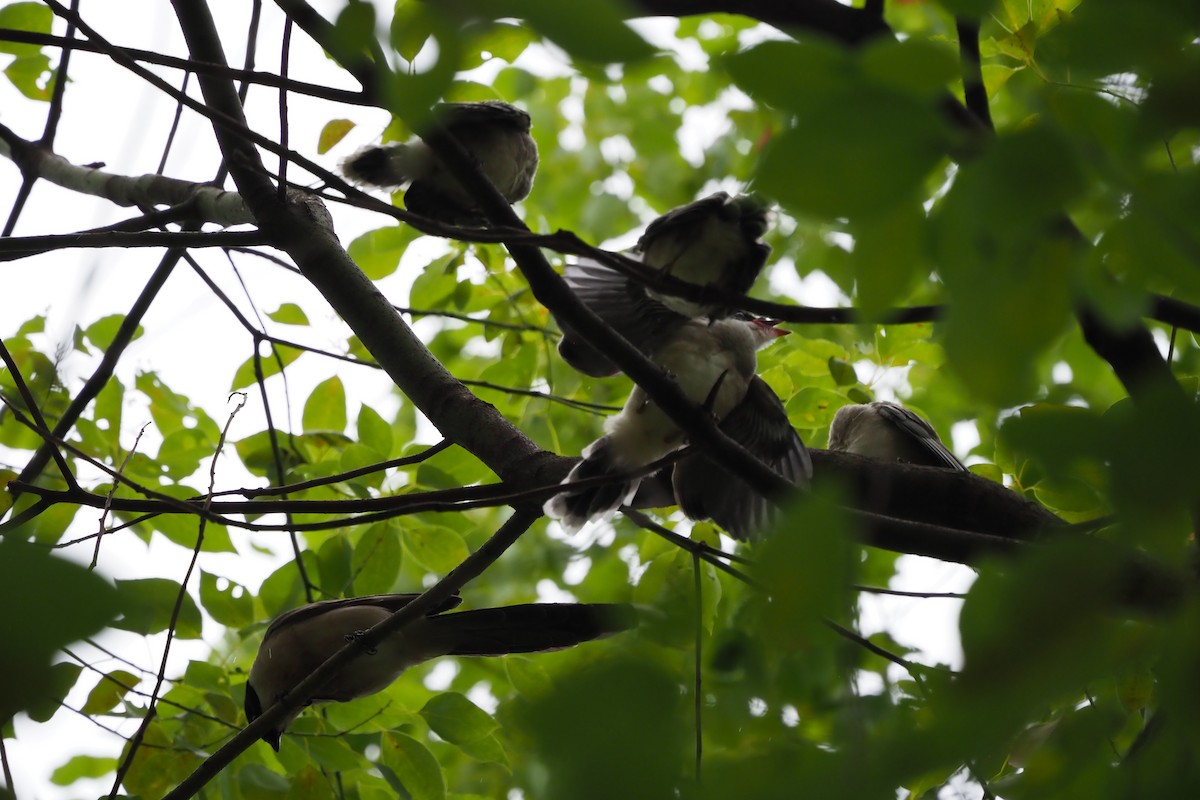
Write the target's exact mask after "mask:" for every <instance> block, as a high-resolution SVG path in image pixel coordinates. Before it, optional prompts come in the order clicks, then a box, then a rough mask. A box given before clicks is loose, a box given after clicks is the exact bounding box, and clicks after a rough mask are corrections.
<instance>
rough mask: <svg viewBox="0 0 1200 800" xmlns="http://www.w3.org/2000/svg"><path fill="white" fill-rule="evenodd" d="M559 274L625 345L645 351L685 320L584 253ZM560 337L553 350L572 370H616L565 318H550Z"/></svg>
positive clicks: (611, 372) (589, 372) (597, 372)
mask: <svg viewBox="0 0 1200 800" xmlns="http://www.w3.org/2000/svg"><path fill="white" fill-rule="evenodd" d="M563 279H564V280H566V282H567V285H568V286H570V287H571V291H573V292H575V295H576V296H577V297H578V298H579V299H580V300H581V301H582V302H583V304H584V305H586V306H587V307H588V308H590V309H591V310H592V311H593V312H594V313H595V314H596V316H598V317H600V318H601V319H602V320H604V321H605V322H607V323H608V324H609V325H610V326H612V328H613V329H614V330H615V331H616V332H617V333H619V334H621V336H623V337H624V338H625V339H626V340H627V341H628V342H629V343H630V344H632V345H633V346H634V347H636V348H637V349H638V350H641V351H642V352H643V353H645V354H646V355H650V354H651V353H652V352H653V351H654V348H655V346H656V343H657V342H659V341H662V340H663V339H666V338H669V337H670V336H671V334H673V333H674V332H675V331H676V330H678V329H679V328H681V327H682V326H684V325H685V324H687V322H688V318H687V317H685V316H683V315H682V314H678V313H676V312H674V311H672V310H671V309H669V308H667V307H666V306H664V305H662V304H661V303H658V302H656V301H654V300H651V299H650V298H649V297H647V296H646V293H645V291H643V290H642V288H641V287H640V286H638V285H637V284H636V283H635V282H634V281H631V280H630V279H629V278H627V277H625V276H624V275H622V274H621V273H620V272H617V271H616V270H615V269H612V268H611V267H608V266H605V265H604V264H601V263H600V262H599V261H595V260H593V259H590V258H581V259H579V261H578V262H577V263H574V264H568V265H567V266H566V268H565V269H564V270H563ZM555 320H556V321H557V322H558V326H559V328H561V329H562V332H563V338H562V341H561V342H559V344H558V352H559V354H560V355H561V356H562V357H563V360H564V361H566V362H567V363H568V364H570V365H571V366H572V367H574V368H575V369H577V370H579V371H580V372H582V373H584V374H585V375H591V376H592V377H596V378H603V377H606V376H608V375H615V374H616V373H617V365H616V364H614V363H613V362H612V361H610V360H609V358H608V356H606V355H604V354H603V353H601V352H600V351H599V350H597V349H596V348H594V347H592V345H590V344H589V343H588V342H587V341H585V340H584V339H583V338H582V337H581V336H579V334H578V333H576V332H575V331H574V330H573V329H572V328H571V326H570V324H569V323H567V322H565V321H564V320H562V319H559V318H558V317H555Z"/></svg>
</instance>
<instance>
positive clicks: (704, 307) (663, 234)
mask: <svg viewBox="0 0 1200 800" xmlns="http://www.w3.org/2000/svg"><path fill="white" fill-rule="evenodd" d="M766 232H767V212H766V209H765V208H764V207H763V206H762V205H761V204H760V203H759V201H758V200H756V199H755V198H753V197H751V196H749V195H738V196H737V197H730V196H729V195H728V194H726V193H725V192H717V193H716V194H711V195H709V196H708V197H705V198H703V199H701V200H697V201H695V202H694V203H688V204H687V205H686V206H679V207H678V208H673V209H671V210H670V211H668V212H667V213H666V214H663V215H662V216H661V217H659V218H658V219H656V220H654V221H653V222H651V223H650V225H649V226H648V227H647V228H646V232H645V233H643V234H642V237H641V238H640V239H638V242H637V245H635V246H634V248H633V250H634V253H636V254H638V255H640V256H641V259H642V263H644V264H645V265H646V266H648V267H652V268H653V269H655V270H657V271H658V272H660V273H662V274H663V275H670V276H671V277H672V278H676V279H677V280H681V281H685V282H687V283H691V284H695V285H696V286H713V287H716V288H718V289H723V290H725V291H727V292H735V293H737V294H745V293H746V292H748V291H749V290H750V287H751V286H753V285H754V280H755V279H756V278H757V277H758V273H759V272H760V271H761V270H762V268H763V265H764V264H766V263H767V256H768V255H770V253H771V247H770V245H768V244H765V243H763V242H760V241H759V239H760V238H761V237H762V235H763V234H764V233H766ZM646 293H647V294H649V295H650V296H651V297H652V298H654V299H655V300H658V301H659V302H660V303H662V304H663V305H665V306H667V308H670V309H671V310H673V311H677V312H679V313H680V314H682V315H684V316H685V317H702V316H703V317H708V318H709V319H721V318H722V317H726V316H728V315H729V314H730V313H731V311H732V309H730V308H729V307H728V306H726V305H725V304H723V303H720V302H714V303H699V302H696V301H693V300H685V299H683V298H682V297H678V296H676V295H672V294H670V293H669V291H667V290H662V291H660V290H659V289H657V288H656V287H653V286H648V287H647V288H646ZM597 313H598V314H600V316H601V317H603V316H604V314H602V313H600V312H599V311H598V312H597Z"/></svg>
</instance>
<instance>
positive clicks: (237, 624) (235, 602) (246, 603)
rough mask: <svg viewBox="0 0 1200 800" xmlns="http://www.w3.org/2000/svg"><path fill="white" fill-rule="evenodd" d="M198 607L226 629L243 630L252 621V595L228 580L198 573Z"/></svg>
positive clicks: (207, 573) (206, 573) (201, 572)
mask: <svg viewBox="0 0 1200 800" xmlns="http://www.w3.org/2000/svg"><path fill="white" fill-rule="evenodd" d="M200 605H202V606H204V610H205V611H207V612H208V614H209V616H211V617H212V618H213V619H214V620H216V621H217V622H218V623H220V624H221V625H224V626H225V627H227V628H244V627H245V626H247V625H249V624H250V623H251V622H253V621H254V595H253V594H251V593H250V592H249V591H247V590H246V588H245V587H244V586H241V585H240V584H237V583H234V582H233V581H231V580H229V579H228V578H222V577H219V576H217V575H213V574H212V573H210V572H206V571H204V570H201V571H200Z"/></svg>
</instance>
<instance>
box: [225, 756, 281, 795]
mask: <svg viewBox="0 0 1200 800" xmlns="http://www.w3.org/2000/svg"><path fill="white" fill-rule="evenodd" d="M237 782H238V786H239V788H240V789H241V790H242V792H243V793H244V794H245V795H247V796H249V797H262V796H267V795H272V794H275V795H280V796H283V795H285V794H286V793H287V792H288V791H289V790H290V789H291V788H292V782H291V781H290V780H288V778H287V776H286V775H280V774H279V773H278V772H275V771H273V770H269V769H267V768H266V767H265V766H263V765H262V764H246V765H245V766H243V767H242V768H241V769H239V770H238V771H237Z"/></svg>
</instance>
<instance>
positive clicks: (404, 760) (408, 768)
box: [380, 732, 446, 800]
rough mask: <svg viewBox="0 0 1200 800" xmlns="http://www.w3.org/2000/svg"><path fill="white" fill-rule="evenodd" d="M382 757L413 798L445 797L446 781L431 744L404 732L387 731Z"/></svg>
mask: <svg viewBox="0 0 1200 800" xmlns="http://www.w3.org/2000/svg"><path fill="white" fill-rule="evenodd" d="M380 746H381V748H382V753H381V754H380V761H381V762H382V764H383V765H384V766H386V767H387V768H388V769H390V770H391V771H392V772H394V773H395V775H396V778H397V779H398V780H399V781H400V783H401V785H402V786H403V787H404V789H405V790H406V791H407V792H408V795H409V796H410V797H412V798H413V800H443V798H445V796H446V781H445V778H443V777H442V769H441V767H440V766H439V765H438V762H437V759H436V758H434V757H433V753H431V752H429V748H427V747H426V746H425V745H423V744H421V743H420V742H418V741H417V740H416V739H414V738H412V737H411V736H407V735H405V734H403V733H394V732H393V733H385V734H384V735H383V739H382V740H381V742H380Z"/></svg>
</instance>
